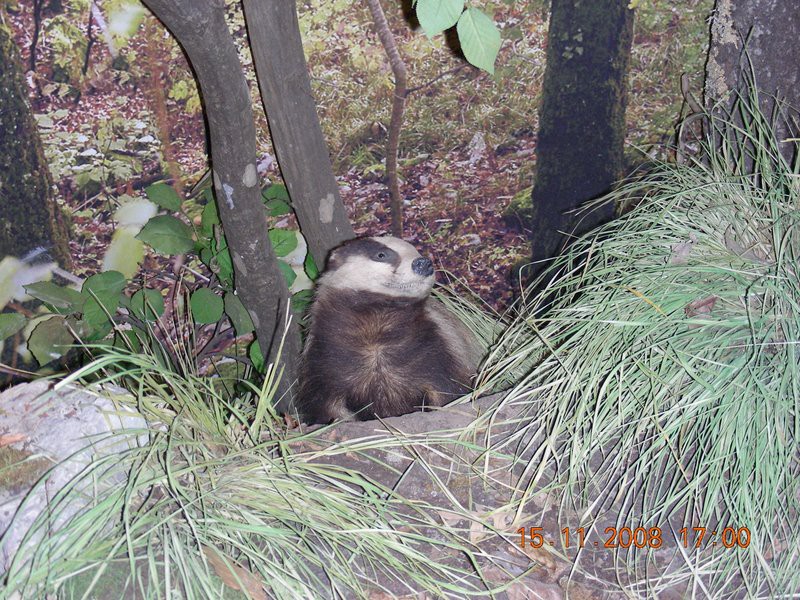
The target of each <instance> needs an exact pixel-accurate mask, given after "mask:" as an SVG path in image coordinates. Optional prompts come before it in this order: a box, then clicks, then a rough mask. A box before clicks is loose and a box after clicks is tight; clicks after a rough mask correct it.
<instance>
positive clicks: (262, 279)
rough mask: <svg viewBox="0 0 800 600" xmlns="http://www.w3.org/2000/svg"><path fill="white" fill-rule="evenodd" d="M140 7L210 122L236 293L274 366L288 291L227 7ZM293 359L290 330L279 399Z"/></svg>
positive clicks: (152, 0)
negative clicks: (165, 38)
mask: <svg viewBox="0 0 800 600" xmlns="http://www.w3.org/2000/svg"><path fill="white" fill-rule="evenodd" d="M144 4H145V6H147V7H148V8H149V9H150V10H151V11H152V12H153V14H155V15H156V17H158V19H159V20H161V22H162V23H164V25H166V27H167V28H168V29H169V30H170V31H171V32H172V33H173V35H174V36H175V38H176V39H177V40H178V42H179V43H180V44H181V46H182V47H183V49H184V51H185V52H186V55H187V57H188V59H189V62H190V63H191V65H192V68H193V69H194V72H195V74H196V76H197V80H198V83H199V85H200V91H201V94H202V97H203V105H204V107H205V113H206V119H207V120H208V131H209V138H210V146H211V148H210V153H211V164H212V173H213V179H214V190H215V193H216V198H217V207H218V209H219V216H220V220H221V222H222V227H223V229H224V230H225V236H226V238H227V241H228V248H229V250H230V253H231V258H232V260H233V266H234V276H235V284H236V290H237V292H238V293H239V295H240V297H241V299H242V302H243V303H244V305H245V307H247V309H248V312H249V313H250V316H251V317H252V319H253V324H254V325H255V328H256V334H257V336H258V341H259V345H260V346H261V350H262V352H263V354H264V357H265V358H266V360H267V361H268V362H275V363H276V364H277V352H278V350H279V346H280V341H281V336H282V334H283V331H284V323H285V317H286V315H287V310H288V307H289V290H288V288H287V286H286V282H285V281H284V279H283V275H282V274H281V272H280V270H279V268H278V263H277V259H276V258H275V255H274V252H273V251H272V245H271V244H270V241H269V237H268V233H267V218H266V212H265V210H264V206H263V204H262V201H261V192H260V189H259V186H258V172H257V170H256V132H255V123H254V121H253V111H252V107H251V104H250V92H249V90H248V87H247V82H246V80H245V77H244V73H243V71H242V67H241V64H240V63H239V57H238V56H237V53H236V47H235V45H234V42H233V38H232V37H231V34H230V32H229V31H228V26H227V24H226V23H225V14H224V11H225V3H224V1H223V0H144ZM299 352H300V336H299V333H298V329H297V327H296V325H294V324H293V325H292V326H291V328H290V331H289V333H288V335H287V338H286V343H285V345H284V347H283V354H282V356H281V361H282V362H283V365H284V374H283V378H282V381H281V387H280V388H279V393H283V392H286V391H287V389H288V386H289V385H291V384H292V383H293V382H294V379H295V376H296V361H297V357H298V356H299ZM280 407H281V408H286V407H288V404H285V403H282V404H281V405H280Z"/></svg>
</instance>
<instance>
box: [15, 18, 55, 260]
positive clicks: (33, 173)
mask: <svg viewBox="0 0 800 600" xmlns="http://www.w3.org/2000/svg"><path fill="white" fill-rule="evenodd" d="M68 238H69V234H68V226H67V223H66V217H65V215H64V213H63V212H62V211H61V209H60V208H59V206H58V204H57V203H56V200H55V197H54V194H53V181H52V178H51V176H50V171H49V169H48V167H47V161H46V160H45V156H44V150H43V149H42V142H41V140H40V138H39V131H38V129H37V126H36V120H35V119H34V118H33V113H32V111H31V107H30V104H29V102H28V87H27V85H26V84H25V77H24V75H23V67H22V59H21V58H20V56H19V50H18V49H17V47H16V45H15V44H14V40H13V38H12V36H11V31H10V30H9V29H8V28H7V27H6V25H5V23H3V21H2V20H0V258H2V257H3V256H5V255H7V254H11V255H14V256H21V255H24V254H26V253H27V252H29V251H31V250H33V249H35V248H37V247H39V246H44V247H46V248H48V250H49V251H50V253H51V255H52V256H53V258H55V260H57V261H58V262H59V264H60V265H61V266H62V267H64V268H69V267H70V266H71V260H70V255H69V245H68V243H67V242H68Z"/></svg>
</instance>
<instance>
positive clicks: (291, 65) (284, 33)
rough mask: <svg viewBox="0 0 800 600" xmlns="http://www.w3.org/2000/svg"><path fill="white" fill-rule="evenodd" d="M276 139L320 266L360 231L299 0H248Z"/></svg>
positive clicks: (247, 15)
mask: <svg viewBox="0 0 800 600" xmlns="http://www.w3.org/2000/svg"><path fill="white" fill-rule="evenodd" d="M243 4H244V12H245V21H246V22H247V31H248V35H249V37H250V48H251V50H252V53H253V62H254V64H255V68H256V74H257V75H258V85H259V89H260V91H261V98H262V100H263V102H264V108H265V110H266V113H267V121H268V122H269V131H270V135H271V136H272V145H273V147H274V148H275V153H276V154H277V156H278V165H279V166H280V169H281V174H282V175H283V179H284V181H285V182H286V188H287V190H288V191H289V197H290V198H291V200H292V207H293V208H294V211H295V214H296V215H297V220H298V221H299V223H300V230H301V231H302V232H303V235H304V236H305V238H306V241H307V242H308V248H309V250H310V251H311V255H312V256H313V257H314V260H315V261H316V263H317V265H318V266H319V267H320V269H321V268H322V267H323V266H324V264H325V258H326V256H327V255H328V252H329V251H330V250H331V248H333V247H335V246H338V245H339V244H340V243H341V242H343V241H345V240H348V239H350V238H352V237H355V234H354V233H353V227H352V225H351V224H350V220H349V219H348V218H347V212H346V211H345V209H344V204H342V200H341V198H340V197H339V186H338V185H337V183H336V178H335V177H334V176H333V169H332V167H331V160H330V156H329V154H328V147H327V146H326V144H325V138H324V137H323V135H322V129H321V128H320V125H319V119H318V118H317V108H316V105H315V104H314V96H313V95H312V94H311V82H310V80H309V78H308V70H307V67H306V59H305V56H304V55H303V44H302V41H301V39H300V27H299V25H298V23H297V11H296V8H295V2H294V0H244V2H243Z"/></svg>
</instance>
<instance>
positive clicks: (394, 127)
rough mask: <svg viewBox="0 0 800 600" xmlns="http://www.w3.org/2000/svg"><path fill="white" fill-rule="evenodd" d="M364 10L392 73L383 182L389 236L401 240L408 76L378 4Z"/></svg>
mask: <svg viewBox="0 0 800 600" xmlns="http://www.w3.org/2000/svg"><path fill="white" fill-rule="evenodd" d="M367 6H369V10H370V12H371V13H372V20H373V21H374V22H375V30H376V31H377V33H378V38H379V39H380V40H381V44H382V45H383V49H384V50H385V51H386V56H388V58H389V65H390V66H391V67H392V72H393V73H394V97H393V100H392V120H391V122H390V123H389V139H388V140H387V142H386V178H387V180H388V183H389V194H390V196H391V201H390V209H391V214H392V234H393V235H395V236H396V237H403V199H402V198H401V196H400V184H399V182H398V179H397V149H398V146H399V145H400V128H401V127H402V124H403V111H404V110H405V103H406V95H407V92H406V84H407V81H408V74H407V72H406V65H405V63H404V62H403V59H402V58H400V53H399V52H398V51H397V43H396V42H395V39H394V34H393V33H392V30H391V29H389V24H388V23H387V22H386V15H385V14H384V13H383V8H382V7H381V3H380V0H367Z"/></svg>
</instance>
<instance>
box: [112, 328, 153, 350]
mask: <svg viewBox="0 0 800 600" xmlns="http://www.w3.org/2000/svg"><path fill="white" fill-rule="evenodd" d="M143 339H147V337H146V335H145V333H144V332H143V331H142V330H141V329H138V328H136V327H134V328H133V329H125V330H122V331H117V332H116V333H114V341H113V343H112V346H114V348H124V349H125V350H131V351H132V352H141V350H142V341H141V340H143Z"/></svg>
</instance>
